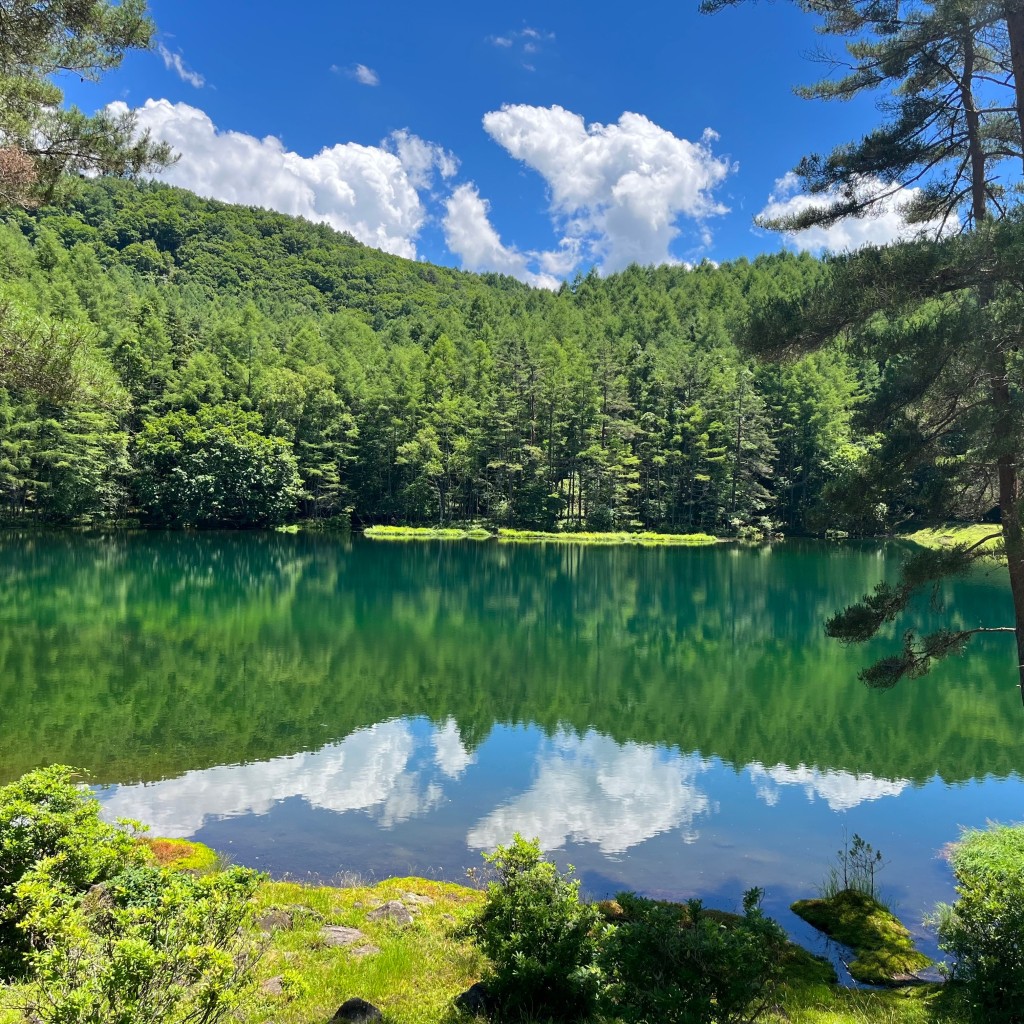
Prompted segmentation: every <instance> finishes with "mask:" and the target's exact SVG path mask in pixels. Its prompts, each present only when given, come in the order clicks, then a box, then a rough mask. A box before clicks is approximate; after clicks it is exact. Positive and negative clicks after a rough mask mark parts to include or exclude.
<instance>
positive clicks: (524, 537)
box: [363, 526, 718, 547]
mask: <svg viewBox="0 0 1024 1024" xmlns="http://www.w3.org/2000/svg"><path fill="white" fill-rule="evenodd" d="M363 536H364V537H369V538H370V539H371V540H491V539H493V538H494V537H495V536H497V539H498V541H499V542H500V543H503V544H543V543H549V542H556V543H561V544H640V545H643V546H644V547H695V546H699V545H703V544H716V543H717V542H718V538H717V537H712V536H710V535H709V534H707V533H627V532H625V531H620V532H618V533H580V532H576V533H549V532H546V531H544V530H507V529H501V530H498V532H497V534H493V533H491V532H489V531H488V530H486V529H484V528H483V527H482V526H470V527H466V528H465V529H463V528H461V527H450V528H448V527H446V528H442V527H432V526H368V527H367V528H366V529H365V530H364V531H363Z"/></svg>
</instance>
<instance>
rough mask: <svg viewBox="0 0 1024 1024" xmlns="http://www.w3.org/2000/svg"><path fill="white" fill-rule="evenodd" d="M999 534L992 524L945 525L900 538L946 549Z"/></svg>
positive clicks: (925, 545) (998, 530)
mask: <svg viewBox="0 0 1024 1024" xmlns="http://www.w3.org/2000/svg"><path fill="white" fill-rule="evenodd" d="M1001 533H1002V530H1001V528H1000V527H999V526H998V525H997V524H994V523H946V524H944V525H942V526H928V527H925V528H924V529H923V530H916V531H915V532H914V533H907V534H901V535H900V536H901V539H902V540H909V541H913V542H914V543H915V544H920V545H921V547H925V548H948V547H950V546H951V545H953V544H976V543H977V542H978V541H979V540H982V539H983V538H984V537H991V536H992V535H993V534H995V535H1001Z"/></svg>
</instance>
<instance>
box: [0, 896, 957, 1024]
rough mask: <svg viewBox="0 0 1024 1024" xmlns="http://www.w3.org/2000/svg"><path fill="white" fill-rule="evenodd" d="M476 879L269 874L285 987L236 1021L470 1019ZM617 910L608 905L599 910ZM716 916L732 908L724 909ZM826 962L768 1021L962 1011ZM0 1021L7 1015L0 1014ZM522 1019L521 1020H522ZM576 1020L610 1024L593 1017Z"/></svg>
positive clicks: (944, 1015) (852, 1022) (812, 965)
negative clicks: (362, 1010)
mask: <svg viewBox="0 0 1024 1024" xmlns="http://www.w3.org/2000/svg"><path fill="white" fill-rule="evenodd" d="M408 893H413V894H415V895H417V896H426V897H428V898H429V899H431V900H433V901H434V902H433V903H431V904H421V905H419V906H418V913H417V914H416V919H415V921H414V923H413V924H412V925H410V926H408V927H407V928H404V929H403V928H398V927H396V926H394V925H389V924H386V923H374V922H372V921H369V920H368V919H367V914H369V913H370V911H371V910H373V909H374V908H375V907H377V906H380V905H381V904H382V903H384V902H386V901H388V900H392V899H398V900H403V901H404V902H406V904H407V905H408V906H409V907H411V908H412V907H415V906H416V905H415V904H413V903H411V902H409V901H408V900H407V894H408ZM482 902H483V893H481V892H479V891H477V890H475V889H467V888H465V887H463V886H459V885H452V884H449V883H444V882H433V881H426V880H424V879H420V878H401V879H389V880H388V881H385V882H381V883H379V884H377V885H374V886H363V887H357V888H350V889H332V888H324V887H316V886H304V885H296V884H289V883H281V882H269V883H267V884H266V885H265V886H264V887H263V889H262V890H261V894H260V905H261V910H262V911H264V912H265V911H270V910H272V909H287V910H288V911H290V912H291V913H292V914H293V920H294V927H293V928H292V929H291V930H281V931H275V932H273V933H272V934H271V936H270V944H269V947H268V949H267V952H266V955H265V956H264V959H263V961H262V963H261V966H260V980H261V981H263V980H266V979H269V978H272V977H284V978H285V980H286V985H285V989H286V991H285V994H284V995H281V996H266V995H262V996H259V997H257V998H255V999H254V1001H253V1002H252V1003H250V1004H249V1005H248V1006H247V1008H246V1010H245V1012H244V1014H243V1017H242V1022H243V1024H263V1022H264V1021H268V1020H273V1021H275V1022H280V1024H305V1022H307V1021H311V1020H330V1018H331V1015H332V1014H333V1013H334V1011H335V1010H336V1009H337V1008H338V1006H340V1005H341V1003H343V1002H344V1001H345V1000H346V999H348V998H350V997H352V996H359V997H361V998H363V999H366V1000H368V1001H369V1002H371V1003H373V1004H374V1005H375V1006H378V1007H380V1009H381V1010H382V1011H383V1012H384V1014H385V1020H386V1021H387V1022H389V1024H469V1022H470V1021H472V1020H473V1018H470V1017H467V1016H466V1015H464V1014H461V1013H459V1011H457V1010H455V1009H454V1007H453V1005H452V1000H453V999H454V998H455V996H457V995H458V994H459V993H460V992H463V991H465V990H466V989H467V988H468V987H469V986H470V985H471V984H473V982H475V981H477V980H479V979H480V977H481V976H482V974H483V973H484V970H485V968H486V961H485V959H484V957H483V955H482V954H481V953H480V951H479V949H478V948H477V947H476V946H475V944H474V943H473V942H472V940H471V938H470V936H469V933H468V927H467V926H468V925H469V923H470V922H471V921H472V919H473V917H474V916H475V914H476V913H477V911H478V910H479V908H480V907H481V905H482ZM606 916H607V917H609V918H611V919H614V914H606ZM722 916H723V918H726V917H731V916H732V915H722ZM325 924H331V925H334V924H338V925H344V926H348V927H354V928H359V929H360V931H362V932H364V933H365V935H366V936H367V939H368V940H369V941H370V942H372V943H373V944H374V945H376V946H377V947H379V949H380V953H378V954H374V955H372V956H367V957H364V958H361V959H360V958H358V957H355V956H353V955H352V953H351V952H349V951H348V950H347V949H344V948H326V947H324V946H323V944H322V942H321V941H320V938H319V936H320V929H321V928H322V927H323V926H324V925H325ZM834 978H835V972H834V971H833V970H832V967H831V965H828V964H824V963H823V962H822V961H821V960H819V959H818V958H816V957H814V956H812V955H811V954H810V953H807V952H806V951H805V950H803V949H801V948H800V947H798V946H791V947H790V951H789V953H788V954H787V957H786V962H785V982H784V985H783V987H782V990H781V993H780V994H781V996H782V999H781V1004H780V1006H779V1007H777V1009H776V1012H774V1013H771V1014H769V1015H768V1016H767V1017H766V1018H765V1021H766V1022H768V1024H783V1022H785V1024H826V1022H827V1024H963V1022H965V1021H966V1020H967V1015H966V1013H965V1012H963V1011H962V1010H961V1008H960V1006H959V1004H958V1002H957V993H956V992H955V991H954V990H952V989H950V990H945V989H943V988H942V987H941V986H937V985H922V986H916V987H914V988H912V989H895V990H893V989H890V990H885V991H864V990H858V989H848V988H842V987H841V986H839V985H836V984H835V983H834V980H833V979H834ZM0 1024H6V1022H2V1020H0ZM524 1024H526V1022H524ZM582 1024H617V1021H615V1020H604V1019H602V1020H599V1021H598V1020H595V1021H591V1022H582Z"/></svg>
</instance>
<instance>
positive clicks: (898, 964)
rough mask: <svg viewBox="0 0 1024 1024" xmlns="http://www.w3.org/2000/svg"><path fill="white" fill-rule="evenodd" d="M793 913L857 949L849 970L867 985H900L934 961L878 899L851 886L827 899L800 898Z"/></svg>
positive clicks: (793, 907) (838, 940)
mask: <svg viewBox="0 0 1024 1024" xmlns="http://www.w3.org/2000/svg"><path fill="white" fill-rule="evenodd" d="M791 909H792V910H793V913H794V914H796V915H797V916H798V917H802V918H803V919H804V920H805V921H806V922H807V923H808V924H810V925H813V926H814V927H815V928H817V929H818V930H819V931H822V932H824V933H825V934H826V935H828V936H830V937H831V938H833V939H835V940H836V941H837V942H840V943H842V944H843V945H844V946H849V947H850V949H852V950H853V951H854V954H855V956H854V959H853V960H852V961H851V962H850V964H849V965H848V966H849V969H850V974H851V975H852V976H853V978H854V979H855V980H856V981H859V982H862V983H863V984H866V985H899V984H902V983H905V982H907V981H909V980H911V978H912V977H913V975H914V974H916V973H917V972H918V971H922V970H924V969H925V968H926V967H931V966H932V961H931V960H929V959H928V957H926V956H925V955H924V954H923V953H920V952H918V951H917V950H916V949H915V948H914V942H913V939H912V938H911V937H910V932H908V931H907V929H906V928H905V927H904V926H903V924H902V923H901V922H900V920H899V918H897V917H896V915H895V914H893V913H891V912H890V911H888V910H886V908H885V907H883V906H882V905H881V904H880V903H879V902H878V901H877V900H873V899H872V898H871V897H870V896H865V895H864V894H863V893H859V892H853V891H852V890H850V889H847V890H845V891H843V892H840V893H837V894H836V895H835V896H830V897H828V898H827V899H818V900H797V901H796V903H794V904H793V905H792V908H791Z"/></svg>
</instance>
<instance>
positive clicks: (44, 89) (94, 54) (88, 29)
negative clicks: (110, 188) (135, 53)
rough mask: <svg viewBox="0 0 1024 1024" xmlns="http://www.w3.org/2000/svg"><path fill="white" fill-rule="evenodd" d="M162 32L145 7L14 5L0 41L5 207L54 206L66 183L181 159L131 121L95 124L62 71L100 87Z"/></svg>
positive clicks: (123, 116) (52, 1) (67, 2)
mask: <svg viewBox="0 0 1024 1024" xmlns="http://www.w3.org/2000/svg"><path fill="white" fill-rule="evenodd" d="M153 32H154V28H153V24H152V22H150V20H149V19H148V18H147V17H146V3H145V0H121V2H120V3H112V2H109V0H96V2H88V3H82V2H81V0H45V2H42V3H29V2H26V0H17V2H15V3H7V4H5V5H4V11H3V33H2V34H0V138H2V139H3V147H2V148H0V205H4V206H6V205H11V204H22V205H31V204H33V203H35V202H38V201H40V200H44V201H50V200H51V199H52V198H53V197H54V195H55V194H56V193H57V191H58V187H59V186H60V185H62V184H64V183H65V181H66V176H67V175H70V174H78V173H83V172H92V173H96V172H99V173H108V174H109V173H116V174H125V173H138V172H139V171H142V170H144V169H146V168H149V167H154V166H160V165H162V164H166V163H168V162H169V161H170V159H171V152H170V150H169V149H168V147H167V146H166V145H163V144H156V143H154V142H153V140H152V139H151V138H150V136H149V133H148V132H146V133H142V134H141V135H136V132H135V124H136V122H135V118H134V116H132V115H131V114H129V113H127V112H125V113H120V114H119V113H116V112H112V111H109V110H108V111H103V112H100V113H98V114H95V115H93V116H92V117H87V116H85V115H84V114H83V113H82V112H81V111H79V110H78V109H76V108H73V107H72V108H71V109H64V108H63V107H62V105H61V104H62V100H63V92H62V91H61V89H60V88H59V86H58V84H57V82H58V81H59V75H60V74H66V73H73V74H76V75H78V76H80V77H81V78H83V79H92V80H97V79H99V78H100V77H101V75H102V74H103V73H104V72H106V71H109V70H111V69H113V68H116V67H118V66H119V65H120V64H121V61H122V60H123V59H124V56H125V54H126V53H127V52H128V51H129V50H136V49H145V48H147V47H148V46H149V44H150V40H151V39H152V36H153Z"/></svg>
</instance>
